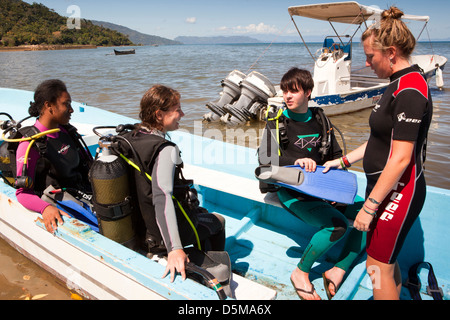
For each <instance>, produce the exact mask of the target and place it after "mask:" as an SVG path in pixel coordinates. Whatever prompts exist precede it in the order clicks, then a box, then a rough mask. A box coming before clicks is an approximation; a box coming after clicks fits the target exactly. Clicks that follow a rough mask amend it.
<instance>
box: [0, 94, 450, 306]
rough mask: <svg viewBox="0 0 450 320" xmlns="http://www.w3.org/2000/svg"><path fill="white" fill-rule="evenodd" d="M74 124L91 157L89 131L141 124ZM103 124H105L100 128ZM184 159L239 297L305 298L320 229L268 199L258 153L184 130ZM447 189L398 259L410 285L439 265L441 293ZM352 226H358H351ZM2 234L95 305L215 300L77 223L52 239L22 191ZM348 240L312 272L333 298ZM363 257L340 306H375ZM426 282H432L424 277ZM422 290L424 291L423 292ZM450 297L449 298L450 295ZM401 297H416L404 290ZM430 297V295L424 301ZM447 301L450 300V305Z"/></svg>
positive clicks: (5, 205)
mask: <svg viewBox="0 0 450 320" xmlns="http://www.w3.org/2000/svg"><path fill="white" fill-rule="evenodd" d="M30 96H32V93H31V92H27V91H21V90H12V89H0V97H1V98H0V110H1V111H3V112H9V113H11V115H12V116H14V118H15V119H21V118H23V117H24V116H25V115H24V114H20V113H25V112H26V111H24V110H21V109H23V108H21V106H23V105H26V103H27V102H28V101H30ZM73 107H74V113H73V114H72V122H71V123H72V124H73V125H75V126H76V127H78V128H79V131H80V132H81V133H82V134H84V135H85V138H86V139H85V140H86V142H87V143H88V144H89V145H91V150H92V151H94V150H95V147H96V143H97V140H98V138H97V137H95V136H93V135H92V126H95V125H118V124H123V123H134V122H136V120H135V119H131V118H127V117H124V116H120V115H117V114H114V113H111V112H107V111H104V110H100V109H97V108H93V107H90V106H85V105H82V104H79V103H77V102H74V103H73ZM95 119H101V121H102V123H95V121H98V120H95ZM171 137H172V141H173V142H174V143H176V144H177V145H178V146H179V147H180V150H181V151H182V157H183V160H184V163H185V170H184V175H185V177H186V178H193V179H194V181H195V183H196V184H195V187H196V189H197V190H198V193H199V200H200V202H201V205H202V206H204V207H205V208H207V209H208V210H209V211H210V212H216V213H219V214H221V215H223V216H224V217H225V219H226V234H227V239H226V249H227V251H228V252H229V254H230V258H231V262H232V267H233V270H234V272H235V274H234V275H233V290H235V294H236V295H235V298H236V299H258V300H263V299H274V298H277V299H298V297H297V295H296V293H295V290H293V288H292V286H291V283H290V274H291V272H292V270H294V268H295V267H296V265H297V263H298V261H299V259H300V258H301V256H302V254H303V251H304V250H305V248H306V247H307V245H308V243H309V240H310V238H311V237H312V236H313V235H314V234H315V232H316V231H317V229H315V228H313V227H311V226H309V225H307V224H305V223H303V222H302V221H301V220H299V219H297V218H295V217H294V216H293V215H291V214H289V213H288V212H287V211H286V210H285V209H283V208H282V207H281V205H280V203H279V202H278V200H277V198H276V196H275V195H274V194H261V193H260V191H259V188H258V181H257V180H256V178H255V177H254V169H255V168H256V167H257V165H258V160H257V156H256V153H255V150H254V149H249V148H245V147H242V146H238V145H233V144H228V143H224V142H221V141H217V140H211V139H207V138H204V137H201V136H196V135H192V134H190V133H188V132H184V131H183V130H177V131H175V132H173V133H172V134H171ZM355 173H356V175H357V179H358V195H359V196H361V197H363V196H364V189H365V177H364V175H363V174H362V173H360V172H355ZM448 207H450V192H449V191H448V190H444V189H440V188H434V187H428V188H427V199H426V203H425V206H424V209H423V210H422V213H421V215H420V217H419V219H418V220H417V221H416V223H415V224H414V226H413V229H412V231H411V232H410V234H409V235H408V237H407V239H406V242H405V245H404V248H403V250H402V252H401V254H400V256H399V259H398V261H399V263H400V267H401V269H402V274H403V276H404V279H403V280H404V281H406V275H407V271H408V269H409V267H410V266H411V265H412V264H413V263H416V262H420V261H424V260H426V261H429V262H431V263H432V264H433V267H434V270H435V273H436V275H437V277H438V282H439V285H440V287H442V288H443V289H444V292H445V290H446V288H448V286H449V285H450V274H449V272H450V271H449V270H450V268H449V267H450V266H449V263H450V253H449V252H448V250H447V249H446V248H445V247H443V244H444V246H445V244H446V243H448V242H449V241H450V233H448V232H447V231H446V228H447V227H448V226H449V225H450V217H449V216H448V215H447V214H446V209H447V208H448ZM350 225H351V222H350ZM0 236H1V237H3V238H5V239H6V240H7V241H8V242H9V243H10V244H11V245H12V246H14V247H15V248H17V250H19V251H20V252H22V253H23V254H24V255H26V256H28V257H29V258H31V259H32V260H33V261H35V262H36V263H38V264H39V265H41V266H42V267H44V268H45V269H46V270H48V271H50V272H52V273H53V274H55V276H57V277H59V278H60V279H62V280H63V281H65V282H66V283H67V284H68V286H69V287H73V288H74V290H77V291H78V292H80V293H82V294H83V295H84V296H86V297H88V298H92V299H194V300H210V299H218V297H217V295H216V293H215V292H214V291H212V290H211V289H208V288H206V287H204V286H202V285H200V284H198V283H196V282H194V281H191V280H189V279H188V280H186V281H181V279H180V277H177V278H176V280H175V282H174V283H170V281H169V279H168V278H165V279H161V275H162V274H163V272H164V269H165V267H164V266H163V265H161V264H159V263H157V262H155V261H152V260H149V259H147V258H146V257H144V256H143V255H141V254H139V253H136V252H134V251H132V250H129V249H128V248H125V247H124V246H122V245H120V244H117V243H115V242H113V241H111V240H109V239H107V238H105V237H103V236H102V235H100V234H98V233H96V232H94V231H92V230H91V229H90V228H89V227H88V226H86V225H84V224H83V223H81V222H79V221H77V220H74V219H70V220H66V221H65V223H64V225H63V226H60V227H59V228H58V231H57V233H56V234H55V235H52V234H50V233H48V232H47V231H46V230H45V229H44V227H43V225H42V222H41V220H40V215H39V214H37V213H33V212H30V211H28V210H26V209H25V208H23V207H22V206H21V205H20V204H19V203H18V202H17V199H16V198H15V190H14V189H13V188H11V187H9V186H7V185H5V184H0ZM342 243H343V241H341V242H339V243H338V244H336V245H335V246H334V247H333V248H332V249H331V250H329V252H328V253H327V254H326V255H325V256H323V257H321V258H320V259H319V260H318V261H317V262H316V263H315V264H314V266H313V269H312V272H311V280H312V282H313V284H314V285H315V287H316V290H317V292H318V294H319V295H320V296H321V297H322V298H323V299H326V294H325V291H324V288H323V283H322V278H321V274H322V272H324V271H325V270H327V269H329V268H331V267H332V266H333V265H334V262H335V261H336V260H337V259H338V257H339V253H340V249H341V248H342ZM365 259H366V257H365V254H362V255H361V256H360V257H359V258H358V260H357V261H356V262H355V266H354V268H352V270H351V272H349V274H348V276H347V278H346V280H345V281H344V283H343V284H342V286H341V288H340V290H339V292H338V294H337V295H336V297H335V299H337V300H338V299H344V300H345V299H371V298H372V290H371V281H370V279H369V278H368V277H367V275H366V271H365ZM421 280H422V283H426V275H422V274H421ZM423 287H424V290H425V286H423ZM446 294H447V293H446ZM401 297H402V298H403V299H410V296H409V293H408V291H407V290H406V289H403V290H402V296H401ZM423 297H424V298H428V296H425V295H423ZM448 298H450V297H448Z"/></svg>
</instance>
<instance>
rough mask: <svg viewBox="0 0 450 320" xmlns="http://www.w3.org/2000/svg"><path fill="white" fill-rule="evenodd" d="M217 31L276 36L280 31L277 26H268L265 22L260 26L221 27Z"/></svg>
mask: <svg viewBox="0 0 450 320" xmlns="http://www.w3.org/2000/svg"><path fill="white" fill-rule="evenodd" d="M216 30H217V31H227V32H231V33H234V34H246V33H254V34H274V33H279V32H280V30H279V29H278V28H277V27H275V26H270V25H266V24H264V23H263V22H261V23H259V24H249V25H248V26H236V27H225V26H223V27H220V28H217V29H216Z"/></svg>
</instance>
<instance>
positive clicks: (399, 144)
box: [325, 7, 433, 300]
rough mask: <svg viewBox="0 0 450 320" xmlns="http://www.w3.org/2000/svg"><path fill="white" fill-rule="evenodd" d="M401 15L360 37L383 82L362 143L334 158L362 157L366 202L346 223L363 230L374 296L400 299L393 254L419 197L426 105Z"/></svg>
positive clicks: (387, 17)
mask: <svg viewBox="0 0 450 320" xmlns="http://www.w3.org/2000/svg"><path fill="white" fill-rule="evenodd" d="M402 16H403V12H402V11H401V10H399V9H398V8H396V7H391V8H390V9H388V10H385V11H383V13H382V17H381V22H380V24H379V25H378V26H376V27H370V28H368V29H367V30H366V31H365V32H364V34H363V36H362V41H363V45H364V52H365V54H366V58H367V59H366V65H367V66H370V67H371V68H372V69H373V70H374V71H375V73H376V74H377V76H378V77H379V78H390V81H391V82H390V84H389V86H388V87H387V89H386V91H385V93H384V94H383V97H382V98H381V100H380V101H379V103H378V104H377V105H376V106H375V107H374V109H373V111H372V114H371V116H370V119H369V125H370V137H369V140H368V141H367V142H366V143H364V144H363V145H361V146H360V147H359V148H357V149H355V150H354V151H352V152H350V153H349V154H347V155H346V156H344V157H343V159H342V162H343V163H345V164H346V165H347V166H350V165H351V164H352V163H354V162H356V161H359V160H362V159H363V161H364V171H365V173H366V177H367V189H366V201H365V203H364V206H363V208H362V209H361V210H360V212H359V213H358V215H357V217H356V219H355V222H354V227H355V228H356V229H358V230H361V231H364V232H367V247H366V251H367V265H366V266H367V271H368V273H369V274H370V275H371V279H372V283H373V296H374V299H377V300H378V299H386V300H387V299H389V300H391V299H393V300H394V299H399V297H400V291H401V273H400V268H399V266H398V263H397V256H398V254H399V252H400V250H401V247H402V245H403V243H404V240H405V238H406V236H407V234H408V232H409V230H410V228H411V226H412V225H413V223H414V221H415V220H416V218H417V217H418V216H419V213H420V211H421V210H422V207H423V203H424V201H425V194H426V184H425V177H424V172H423V162H424V160H425V159H424V154H425V149H426V142H427V134H428V129H429V127H430V123H431V119H432V112H433V105H432V100H431V95H430V90H429V88H428V85H427V81H426V79H425V76H424V75H423V73H422V70H421V69H420V68H419V67H418V66H417V65H413V66H411V65H410V63H409V57H410V55H411V53H412V52H413V50H414V47H415V44H416V40H415V39H414V36H413V35H412V33H411V31H410V30H409V29H408V28H407V26H406V25H405V24H404V23H403V22H402V21H401V17H402ZM326 166H328V167H339V166H341V162H340V161H339V160H333V161H330V162H328V163H326ZM325 171H326V170H325Z"/></svg>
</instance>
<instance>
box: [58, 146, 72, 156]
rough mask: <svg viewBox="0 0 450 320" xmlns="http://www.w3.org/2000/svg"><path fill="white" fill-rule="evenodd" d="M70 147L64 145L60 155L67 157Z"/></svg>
mask: <svg viewBox="0 0 450 320" xmlns="http://www.w3.org/2000/svg"><path fill="white" fill-rule="evenodd" d="M69 148H70V145H65V144H63V145H62V147H61V149H60V150H59V151H58V153H59V154H62V155H65V154H67V152H68V151H69Z"/></svg>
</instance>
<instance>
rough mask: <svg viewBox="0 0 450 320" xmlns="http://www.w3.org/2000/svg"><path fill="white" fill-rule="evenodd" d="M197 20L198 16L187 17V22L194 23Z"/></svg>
mask: <svg viewBox="0 0 450 320" xmlns="http://www.w3.org/2000/svg"><path fill="white" fill-rule="evenodd" d="M196 22H197V18H196V17H189V18H186V23H192V24H194V23H196Z"/></svg>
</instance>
